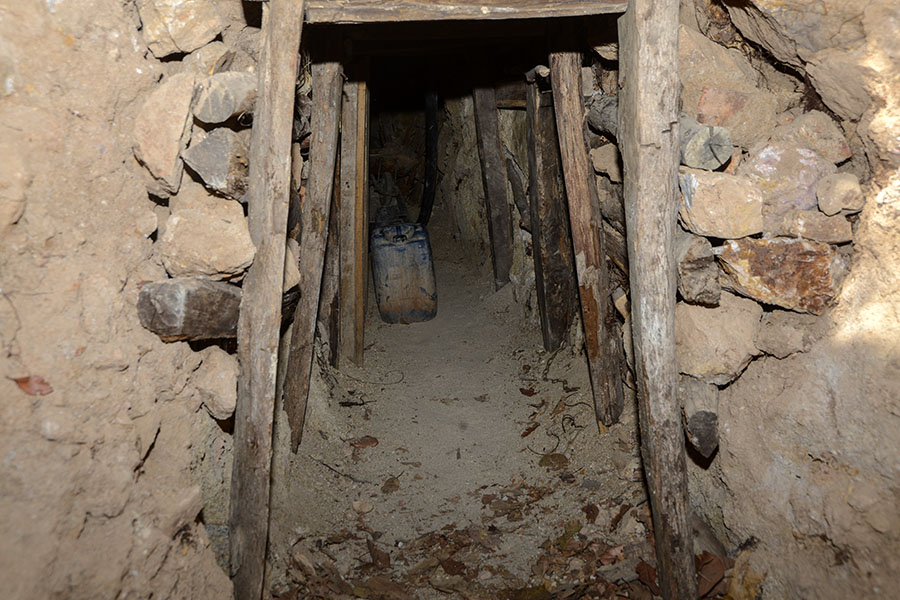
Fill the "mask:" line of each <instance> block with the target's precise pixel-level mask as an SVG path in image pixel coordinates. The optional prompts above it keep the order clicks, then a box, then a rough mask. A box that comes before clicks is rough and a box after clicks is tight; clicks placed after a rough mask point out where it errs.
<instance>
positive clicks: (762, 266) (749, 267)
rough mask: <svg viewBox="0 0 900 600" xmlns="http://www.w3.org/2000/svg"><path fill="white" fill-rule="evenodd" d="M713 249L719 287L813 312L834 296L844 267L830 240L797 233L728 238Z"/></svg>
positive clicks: (819, 311)
mask: <svg viewBox="0 0 900 600" xmlns="http://www.w3.org/2000/svg"><path fill="white" fill-rule="evenodd" d="M716 253H717V256H718V259H719V262H720V264H721V265H722V268H723V269H724V271H725V277H724V278H723V280H722V287H724V288H726V289H730V290H733V291H736V292H737V293H739V294H743V295H745V296H748V297H750V298H754V299H756V300H758V301H760V302H763V303H765V304H774V305H776V306H781V307H783V308H788V309H791V310H796V311H799V312H809V313H812V314H816V315H818V314H821V313H822V311H824V310H825V308H827V306H828V304H829V303H830V302H831V301H832V300H833V299H834V297H835V295H836V294H837V291H838V288H839V286H840V282H841V280H842V278H843V275H844V272H845V269H846V266H845V264H844V260H843V258H842V257H841V256H840V255H839V254H838V253H837V251H836V250H835V248H834V247H833V246H830V245H828V244H823V243H821V242H813V241H810V240H802V239H792V238H772V239H761V240H756V239H747V238H745V239H742V240H730V241H728V242H726V243H725V244H724V245H722V246H721V247H719V248H717V249H716Z"/></svg>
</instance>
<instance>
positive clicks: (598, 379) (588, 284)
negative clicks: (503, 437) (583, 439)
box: [550, 24, 624, 426]
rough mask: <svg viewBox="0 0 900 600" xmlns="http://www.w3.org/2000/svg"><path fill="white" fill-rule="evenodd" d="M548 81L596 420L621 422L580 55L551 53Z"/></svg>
mask: <svg viewBox="0 0 900 600" xmlns="http://www.w3.org/2000/svg"><path fill="white" fill-rule="evenodd" d="M575 33H576V31H575V30H574V27H573V26H572V25H571V24H565V25H561V26H559V27H558V28H556V30H555V31H554V35H555V38H554V44H559V47H564V48H567V47H569V45H571V43H572V41H573V39H577V36H576V35H575ZM550 82H551V85H552V87H553V105H554V108H555V111H556V130H557V132H558V136H559V147H560V154H561V157H562V167H563V176H564V179H565V183H566V196H567V197H568V199H569V221H570V222H571V225H572V243H573V246H574V248H575V266H576V270H577V272H578V291H579V296H580V298H581V318H582V321H583V323H584V345H585V349H586V351H587V359H588V367H589V371H590V376H591V387H592V389H593V393H594V407H595V408H596V411H597V418H598V420H600V421H602V422H603V423H604V424H605V425H607V426H609V425H612V424H613V423H615V422H617V421H618V419H619V415H620V414H621V413H622V407H623V406H624V396H623V392H622V353H623V351H622V340H621V338H620V336H619V335H618V333H617V331H616V330H617V328H616V321H615V315H614V314H613V311H612V308H611V298H610V292H611V290H610V289H609V273H608V271H607V265H606V248H605V244H604V239H603V234H602V232H603V229H602V220H601V216H600V200H599V197H598V195H597V185H596V182H595V178H594V172H593V170H592V168H591V160H590V156H589V155H588V148H587V144H586V142H585V139H586V137H585V136H586V132H585V118H584V116H585V115H584V103H583V100H582V96H581V54H580V53H578V52H572V51H568V50H565V51H555V52H551V54H550Z"/></svg>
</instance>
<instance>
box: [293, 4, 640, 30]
mask: <svg viewBox="0 0 900 600" xmlns="http://www.w3.org/2000/svg"><path fill="white" fill-rule="evenodd" d="M306 5H307V7H308V8H307V13H306V19H307V21H308V22H309V23H342V24H355V23H382V22H396V21H443V20H497V19H539V18H547V17H584V16H588V15H599V14H610V13H620V12H622V11H624V10H625V7H626V6H627V2H624V1H623V0H547V1H542V0H452V1H448V0H309V1H308V2H307V3H306Z"/></svg>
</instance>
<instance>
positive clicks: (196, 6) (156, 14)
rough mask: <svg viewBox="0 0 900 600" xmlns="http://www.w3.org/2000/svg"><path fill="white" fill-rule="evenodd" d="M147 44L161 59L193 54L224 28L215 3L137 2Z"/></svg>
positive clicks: (199, 0)
mask: <svg viewBox="0 0 900 600" xmlns="http://www.w3.org/2000/svg"><path fill="white" fill-rule="evenodd" d="M137 7H138V11H139V12H140V15H141V24H142V25H143V28H142V31H143V34H144V42H146V44H147V47H148V48H150V52H152V53H153V55H154V56H156V57H157V58H162V57H164V56H168V55H170V54H175V53H176V52H192V51H194V50H196V49H197V48H199V47H201V46H203V45H204V44H206V43H207V42H210V41H212V40H213V38H215V37H216V36H217V35H219V32H221V31H222V29H223V28H224V27H225V23H224V21H223V20H222V19H221V18H220V17H219V13H218V11H217V10H216V7H215V4H213V3H210V2H204V1H203V0H137Z"/></svg>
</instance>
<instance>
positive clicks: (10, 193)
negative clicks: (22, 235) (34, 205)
mask: <svg viewBox="0 0 900 600" xmlns="http://www.w3.org/2000/svg"><path fill="white" fill-rule="evenodd" d="M0 156H2V157H3V160H2V161H0V232H2V231H3V230H4V229H6V227H8V226H10V225H13V224H14V223H16V222H17V221H18V220H19V219H20V218H21V216H22V213H24V212H25V190H26V189H27V188H28V185H29V184H30V182H31V177H30V176H29V175H28V170H27V169H26V166H25V161H24V160H22V153H21V152H18V151H16V150H14V149H13V147H12V145H11V144H10V143H8V142H3V143H2V145H0Z"/></svg>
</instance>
